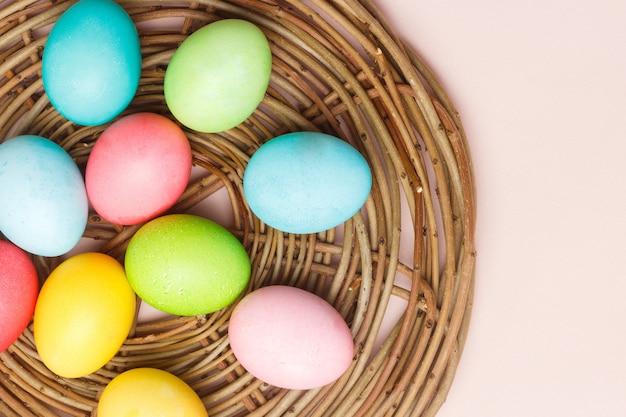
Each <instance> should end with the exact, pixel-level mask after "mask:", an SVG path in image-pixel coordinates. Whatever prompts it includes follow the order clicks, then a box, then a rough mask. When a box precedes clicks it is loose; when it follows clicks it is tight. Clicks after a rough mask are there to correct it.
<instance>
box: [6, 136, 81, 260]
mask: <svg viewBox="0 0 626 417" xmlns="http://www.w3.org/2000/svg"><path fill="white" fill-rule="evenodd" d="M87 211H88V202H87V191H86V189H85V184H84V182H83V177H82V176H81V173H80V171H79V169H78V167H77V166H76V164H75V163H74V160H73V159H72V158H71V156H70V155H69V154H68V153H67V152H65V150H64V149H63V148H61V147H60V146H59V145H57V144H56V143H54V142H52V141H50V140H48V139H45V138H42V137H40V136H33V135H25V136H17V137H15V138H13V139H9V140H7V141H6V142H4V143H2V144H1V145H0V232H2V233H3V234H4V236H6V238H7V239H9V240H10V241H12V242H13V243H14V244H15V245H16V246H19V247H20V248H22V249H23V250H25V251H27V252H30V253H33V254H35V255H41V256H60V255H63V254H65V253H66V252H68V251H70V250H71V249H72V248H73V247H74V246H75V245H76V244H77V243H78V241H79V240H80V238H81V237H82V235H83V232H84V231H85V226H86V225H87Z"/></svg>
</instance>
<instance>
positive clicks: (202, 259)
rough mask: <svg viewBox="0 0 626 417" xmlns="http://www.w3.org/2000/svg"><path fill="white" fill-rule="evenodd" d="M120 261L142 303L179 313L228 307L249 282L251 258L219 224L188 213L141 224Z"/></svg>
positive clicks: (191, 314) (203, 311) (168, 311)
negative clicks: (122, 262)
mask: <svg viewBox="0 0 626 417" xmlns="http://www.w3.org/2000/svg"><path fill="white" fill-rule="evenodd" d="M124 264H125V268H126V275H127V277H128V281H129V283H130V285H131V287H132V288H133V290H135V292H136V293H137V295H138V296H139V297H140V298H141V299H142V300H143V301H145V302H146V303H148V304H150V305H151V306H152V307H155V308H157V309H159V310H161V311H164V312H166V313H169V314H174V315H179V316H193V315H200V314H208V313H212V312H214V311H217V310H220V309H222V308H224V307H226V306H228V305H229V304H231V303H232V302H233V301H235V300H236V299H237V297H239V295H240V294H241V293H242V292H243V291H244V290H245V288H246V286H247V285H248V281H249V280H250V258H249V257H248V254H247V252H246V251H245V249H244V247H243V245H242V244H241V242H239V240H238V239H237V238H236V237H235V236H234V235H233V234H232V233H230V232H229V231H228V230H227V229H225V228H224V227H222V226H220V225H219V224H217V223H215V222H212V221H210V220H208V219H205V218H203V217H200V216H196V215H191V214H171V215H166V216H162V217H158V218H156V219H154V220H152V221H150V222H148V223H146V224H145V225H144V226H142V227H141V228H140V229H139V230H138V231H137V232H136V233H135V235H134V236H133V237H132V238H131V240H130V242H129V244H128V248H127V250H126V256H125V261H124Z"/></svg>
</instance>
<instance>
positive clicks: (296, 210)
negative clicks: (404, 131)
mask: <svg viewBox="0 0 626 417" xmlns="http://www.w3.org/2000/svg"><path fill="white" fill-rule="evenodd" d="M371 187H372V173H371V171H370V168H369V165H368V164H367V161H366V160H365V158H363V156H362V155H361V154H360V153H359V152H358V151H357V150H356V149H355V148H353V147H352V146H351V145H350V144H348V143H347V142H344V141H342V140H341V139H339V138H336V137H334V136H331V135H326V134H323V133H316V132H295V133H287V134H285V135H282V136H278V137H276V138H274V139H272V140H270V141H268V142H267V143H265V144H263V145H262V146H261V147H260V148H259V149H258V150H257V151H256V152H255V153H254V155H252V157H251V158H250V161H249V162H248V165H247V166H246V169H245V172H244V177H243V190H244V194H245V198H246V200H247V202H248V205H249V206H250V209H251V210H252V211H253V212H254V214H255V215H256V216H257V217H258V218H259V219H261V220H262V221H263V222H264V223H265V224H267V225H269V226H271V227H273V228H275V229H278V230H281V231H283V232H287V233H298V234H305V233H317V232H321V231H324V230H327V229H330V228H333V227H336V226H338V225H340V224H341V223H343V222H345V221H346V220H348V219H349V218H350V217H352V216H354V214H355V213H356V212H357V211H359V210H360V208H361V207H362V206H363V204H364V203H365V200H367V197H368V195H369V193H370V190H371Z"/></svg>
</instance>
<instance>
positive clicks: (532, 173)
mask: <svg viewBox="0 0 626 417" xmlns="http://www.w3.org/2000/svg"><path fill="white" fill-rule="evenodd" d="M377 4H378V5H379V7H380V8H381V9H382V10H383V11H384V13H385V15H386V16H387V17H388V18H389V20H390V21H391V22H392V26H393V27H394V28H395V29H396V31H397V32H398V34H399V35H400V37H401V38H403V39H404V40H405V41H406V42H408V43H409V44H410V45H411V46H412V47H413V48H414V49H416V50H417V51H419V53H420V54H421V55H422V56H423V57H424V58H425V59H426V61H427V62H429V63H430V65H431V66H432V67H433V68H434V70H435V72H436V73H437V74H438V75H439V77H440V78H441V80H442V81H443V83H444V85H445V87H446V89H447V90H448V92H449V93H450V95H451V97H452V99H453V100H454V102H455V103H456V105H457V107H458V110H459V112H460V114H461V117H462V119H463V121H464V124H465V128H466V130H467V134H468V136H469V140H470V145H471V151H472V154H473V160H474V165H475V172H476V181H477V187H478V192H479V195H478V198H479V200H478V209H479V223H478V236H477V245H478V267H477V287H476V295H475V304H474V306H475V307H474V314H473V316H472V324H471V327H470V334H469V337H468V341H467V345H466V348H465V351H464V355H463V357H462V359H461V365H460V367H459V370H458V373H457V378H456V380H455V383H454V384H453V386H452V390H451V391H450V393H449V395H448V401H447V402H446V404H444V406H443V408H442V409H441V411H440V413H439V414H438V417H461V416H466V417H475V416H476V417H477V416H480V417H496V416H497V417H500V416H507V417H517V416H524V417H527V416H551V417H556V416H567V417H575V416H585V417H587V416H589V417H591V416H597V417H612V416H615V417H617V416H624V415H626V357H625V351H626V336H625V335H624V330H625V327H626V262H625V261H624V258H625V253H626V214H625V212H626V197H625V192H626V164H625V163H624V161H623V159H624V156H625V155H626V124H625V120H626V46H625V42H626V2H624V1H623V0H598V1H595V2H590V1H581V0H574V1H559V0H552V1H550V0H548V1H546V0H543V1H542V0H529V1H524V2H521V1H520V2H512V1H509V2H503V1H497V0H474V1H461V0H439V1H423V0H378V1H377Z"/></svg>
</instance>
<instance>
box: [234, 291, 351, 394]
mask: <svg viewBox="0 0 626 417" xmlns="http://www.w3.org/2000/svg"><path fill="white" fill-rule="evenodd" d="M228 336H229V340H230V346H231V348H232V349H233V353H234V354H235V357H236V358H237V360H239V362H240V363H241V365H242V366H243V367H244V368H245V369H246V370H247V371H248V372H250V373H251V374H252V375H254V376H255V377H257V378H258V379H260V380H262V381H264V382H266V383H268V384H271V385H274V386H277V387H281V388H287V389H298V390H301V389H312V388H317V387H320V386H323V385H326V384H329V383H331V382H333V381H335V380H336V379H338V378H339V377H341V375H342V374H343V373H344V372H345V371H346V370H347V369H348V367H349V366H350V363H351V362H352V357H353V355H354V342H353V339H352V335H351V333H350V329H349V327H348V325H347V324H346V322H345V321H344V320H343V318H342V317H341V315H340V314H339V313H338V312H337V311H336V310H335V309H334V308H333V307H332V306H331V305H330V304H329V303H328V302H326V301H325V300H324V299H322V298H320V297H318V296H317V295H315V294H312V293H310V292H307V291H305V290H302V289H299V288H295V287H288V286H282V285H274V286H269V287H264V288H260V289H258V290H255V291H253V292H251V293H250V294H248V295H246V296H245V297H244V298H243V299H242V300H241V301H240V302H239V304H237V306H236V307H235V309H234V310H233V313H232V315H231V318H230V322H229V325H228Z"/></svg>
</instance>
